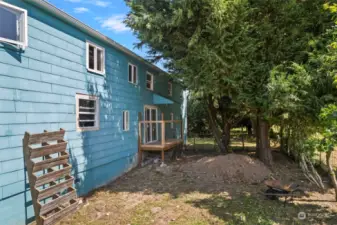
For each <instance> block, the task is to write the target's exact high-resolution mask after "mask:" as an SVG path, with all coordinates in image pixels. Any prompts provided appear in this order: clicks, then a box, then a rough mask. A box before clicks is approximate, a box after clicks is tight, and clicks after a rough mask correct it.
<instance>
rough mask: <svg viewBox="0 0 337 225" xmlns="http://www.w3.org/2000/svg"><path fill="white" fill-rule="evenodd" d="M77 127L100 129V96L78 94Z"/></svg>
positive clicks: (83, 129)
mask: <svg viewBox="0 0 337 225" xmlns="http://www.w3.org/2000/svg"><path fill="white" fill-rule="evenodd" d="M76 127H77V130H78V131H88V130H98V129H99V98H98V97H96V96H91V95H83V94H76Z"/></svg>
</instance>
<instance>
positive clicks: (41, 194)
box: [37, 176, 74, 201]
mask: <svg viewBox="0 0 337 225" xmlns="http://www.w3.org/2000/svg"><path fill="white" fill-rule="evenodd" d="M73 181H74V177H70V176H69V177H68V179H66V180H65V181H63V182H61V183H59V184H56V185H53V186H51V187H48V188H46V189H44V190H41V191H38V196H37V201H41V200H42V199H45V198H47V197H50V196H52V195H54V194H57V193H59V192H60V191H62V190H64V189H66V188H69V187H72V185H73Z"/></svg>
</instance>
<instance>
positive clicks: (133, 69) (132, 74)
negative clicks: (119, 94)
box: [129, 63, 138, 84]
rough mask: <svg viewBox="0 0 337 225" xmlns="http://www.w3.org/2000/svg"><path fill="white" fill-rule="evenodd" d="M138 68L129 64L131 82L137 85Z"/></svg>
mask: <svg viewBox="0 0 337 225" xmlns="http://www.w3.org/2000/svg"><path fill="white" fill-rule="evenodd" d="M137 72H138V71H137V66H135V65H133V64H131V63H129V82H130V83H132V84H137V79H138V75H137Z"/></svg>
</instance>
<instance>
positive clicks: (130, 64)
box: [128, 63, 138, 85]
mask: <svg viewBox="0 0 337 225" xmlns="http://www.w3.org/2000/svg"><path fill="white" fill-rule="evenodd" d="M129 66H132V70H131V73H132V74H131V77H132V81H131V82H130V81H129V75H130V74H129ZM134 67H136V80H133V79H134V69H133V68H134ZM128 82H129V83H130V84H133V85H137V84H138V67H137V66H136V65H135V64H132V63H128Z"/></svg>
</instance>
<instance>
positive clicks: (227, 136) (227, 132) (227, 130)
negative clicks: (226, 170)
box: [222, 121, 231, 152]
mask: <svg viewBox="0 0 337 225" xmlns="http://www.w3.org/2000/svg"><path fill="white" fill-rule="evenodd" d="M223 131H224V132H223V136H222V144H223V146H224V148H225V152H229V144H230V140H231V124H230V123H229V122H227V121H226V122H225V126H224V129H223Z"/></svg>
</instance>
